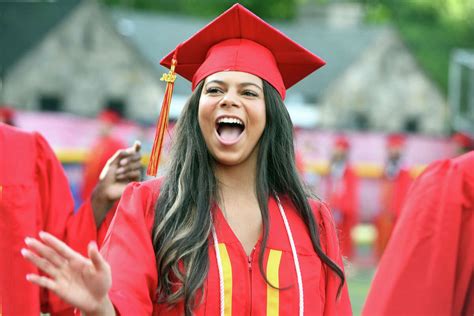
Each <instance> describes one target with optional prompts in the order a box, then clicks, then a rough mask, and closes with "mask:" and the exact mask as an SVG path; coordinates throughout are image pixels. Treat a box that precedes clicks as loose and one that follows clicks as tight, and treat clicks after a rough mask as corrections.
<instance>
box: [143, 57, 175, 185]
mask: <svg viewBox="0 0 474 316" xmlns="http://www.w3.org/2000/svg"><path fill="white" fill-rule="evenodd" d="M176 63H177V61H176V56H174V57H173V60H172V62H171V67H170V71H169V72H168V73H165V74H163V76H162V77H161V79H160V80H161V81H166V90H165V95H164V98H163V104H162V105H161V111H160V117H159V119H158V122H157V123H156V130H155V140H154V141H153V148H152V149H151V153H150V163H149V164H148V169H147V174H148V175H149V176H156V174H157V172H158V164H159V162H160V156H161V149H162V147H163V140H164V137H165V131H166V129H167V127H168V116H169V112H170V104H171V98H172V96H173V88H174V81H175V80H176V73H175V71H174V70H175V67H176Z"/></svg>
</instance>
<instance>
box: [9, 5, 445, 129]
mask: <svg viewBox="0 0 474 316" xmlns="http://www.w3.org/2000/svg"><path fill="white" fill-rule="evenodd" d="M59 3H61V4H62V5H63V6H66V7H67V8H65V9H64V11H66V12H63V13H61V14H59V13H58V14H56V15H57V16H56V20H57V21H58V22H57V23H56V24H55V25H54V26H51V27H49V31H48V32H46V33H45V34H44V35H43V36H41V40H38V41H37V44H35V45H32V46H31V47H29V48H28V49H26V48H25V49H23V51H25V52H26V53H24V54H23V55H18V56H16V57H18V58H14V59H13V60H14V62H9V63H8V64H7V66H8V67H7V68H6V69H7V71H6V72H3V74H4V75H3V76H2V77H3V79H4V80H3V92H2V95H1V97H2V100H3V101H4V102H6V103H11V104H13V105H16V106H20V107H24V108H28V109H50V108H51V107H52V108H59V109H61V110H66V111H70V112H75V113H78V114H83V115H93V114H94V113H96V112H97V111H98V109H99V108H100V107H102V106H103V105H104V104H109V105H110V104H112V106H115V107H118V108H122V109H123V111H124V113H125V114H126V115H127V116H129V117H131V118H141V119H146V120H150V121H151V120H153V119H154V118H156V114H157V112H158V108H159V104H160V102H161V100H162V91H163V88H164V84H163V83H162V82H160V81H159V77H160V76H161V74H162V73H163V72H164V71H166V70H165V69H164V68H163V67H161V66H160V65H159V59H160V58H161V57H162V56H165V55H166V54H167V53H168V52H169V51H171V50H172V49H174V48H175V47H176V45H177V44H178V43H180V42H181V41H183V40H184V39H186V38H188V37H189V36H191V35H192V34H193V33H194V32H195V31H196V30H198V29H199V28H201V27H203V26H204V25H206V24H207V23H208V22H209V20H208V19H199V18H191V17H188V16H181V15H170V14H155V13H146V12H138V11H132V10H126V9H110V8H105V7H101V6H99V5H98V4H97V2H96V1H94V0H82V1H80V0H70V1H64V2H63V1H61V2H59ZM71 3H74V5H72V4H71ZM65 4H67V5H65ZM301 12H302V13H301V14H300V15H299V18H298V19H297V20H296V21H293V22H291V23H290V22H287V23H283V22H277V23H272V24H274V25H276V26H277V27H278V28H279V29H280V30H282V31H283V32H284V33H285V34H287V35H288V36H290V37H291V38H293V39H294V40H295V41H297V42H299V43H301V44H302V45H303V46H305V47H307V48H308V49H309V50H311V51H313V52H314V53H316V54H318V55H319V56H321V57H322V58H323V59H325V60H326V62H327V64H326V66H324V67H323V68H322V69H320V70H318V71H317V72H316V73H315V74H313V75H310V76H309V77H308V78H306V79H304V80H303V81H302V82H300V83H299V84H297V85H296V86H295V87H293V88H291V89H289V91H288V93H287V99H286V104H287V106H288V109H289V111H290V114H291V115H292V117H293V118H294V121H295V122H296V124H297V125H303V126H311V127H318V128H327V129H333V130H338V129H354V130H366V129H371V130H378V131H381V132H390V131H403V130H406V131H412V132H422V133H426V134H433V135H439V134H442V133H444V132H445V131H446V130H445V129H446V122H445V120H446V111H447V109H446V107H447V104H446V100H445V97H444V96H443V95H442V94H441V93H440V91H439V90H438V89H437V87H436V86H435V85H434V84H433V83H432V82H431V80H430V79H429V78H428V77H427V76H426V74H425V73H424V72H423V71H422V70H421V68H420V67H419V66H418V65H417V63H416V62H415V60H414V58H413V56H412V55H411V53H410V51H409V50H408V49H407V48H406V47H405V46H404V44H403V42H402V41H401V39H400V38H399V36H398V34H397V33H396V32H395V31H394V30H393V29H392V28H391V27H390V26H373V25H372V26H371V25H366V24H364V23H363V22H362V17H363V12H362V11H361V8H360V7H357V6H356V5H354V4H341V3H337V2H336V3H335V4H333V5H330V6H327V7H323V9H321V8H318V9H316V10H314V8H307V7H302V10H301ZM49 14H51V13H49ZM37 15H38V14H37V11H34V12H29V15H28V16H27V17H26V19H31V20H32V21H34V20H36V19H37V18H38V16H37ZM7 16H8V15H7ZM19 28H20V29H21V25H20V26H19ZM30 32H32V30H30ZM25 33H26V30H25ZM189 91H190V84H189V83H188V82H186V80H184V79H182V78H178V79H177V81H176V84H175V94H174V96H173V103H172V109H171V116H174V117H176V116H177V115H179V111H180V109H181V108H182V106H183V104H184V102H185V100H186V97H187V96H188V95H189Z"/></svg>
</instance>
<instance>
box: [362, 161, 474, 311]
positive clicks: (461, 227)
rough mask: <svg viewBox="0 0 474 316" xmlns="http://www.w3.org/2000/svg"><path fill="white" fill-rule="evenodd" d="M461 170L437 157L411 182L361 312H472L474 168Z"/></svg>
mask: <svg viewBox="0 0 474 316" xmlns="http://www.w3.org/2000/svg"><path fill="white" fill-rule="evenodd" d="M472 155H474V154H472ZM471 158H472V159H471V160H470V162H469V163H466V167H467V168H465V170H466V169H469V170H474V169H473V168H472V166H473V165H474V156H471ZM465 170H464V171H463V170H462V169H460V168H459V165H457V164H455V163H453V160H447V161H442V162H438V163H435V164H433V165H431V166H430V167H428V168H427V170H426V171H425V172H424V173H423V174H422V175H421V176H419V178H418V179H417V180H416V181H415V182H414V183H413V185H412V187H411V188H410V191H409V193H408V196H407V200H406V203H405V205H404V207H403V210H402V214H401V217H400V219H399V222H398V223H397V225H396V227H395V230H394V232H393V235H392V238H391V240H390V241H389V243H388V246H387V249H386V251H385V253H384V255H383V257H382V260H381V262H380V265H379V267H378V270H377V272H376V274H375V278H374V281H373V283H372V286H371V289H370V291H369V295H368V297H367V301H366V304H365V306H364V309H363V315H366V316H371V315H387V316H392V315H472V313H473V310H472V309H474V303H471V302H474V286H473V285H472V284H473V283H472V281H473V280H474V279H473V277H474V276H473V267H474V242H473V241H474V213H473V210H474V205H473V204H474V194H473V192H474V177H473V174H474V172H472V171H470V172H471V175H470V176H469V175H468V174H467V172H465ZM469 293H470V294H469ZM469 304H470V305H469Z"/></svg>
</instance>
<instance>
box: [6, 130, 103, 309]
mask: <svg viewBox="0 0 474 316" xmlns="http://www.w3.org/2000/svg"><path fill="white" fill-rule="evenodd" d="M0 153H1V155H0V232H1V238H0V254H1V256H0V294H1V301H0V303H1V304H3V305H2V307H1V308H2V313H3V314H2V315H5V316H10V315H39V313H40V310H41V311H42V312H49V313H51V314H52V315H56V314H57V313H59V312H64V313H66V314H72V308H70V307H69V306H67V305H66V304H65V303H63V302H61V301H60V300H59V298H58V297H56V296H54V295H53V294H52V293H49V292H47V291H45V290H41V293H40V290H39V288H38V286H36V285H33V284H31V283H29V282H27V281H26V279H25V276H26V274H27V273H38V270H37V269H36V268H35V267H33V265H32V264H30V263H29V262H27V261H26V260H25V259H24V258H23V257H22V256H21V254H20V249H21V248H22V247H24V239H25V237H27V236H33V237H37V235H38V232H39V231H41V230H43V231H48V232H50V233H52V234H53V235H55V236H57V237H58V238H60V239H62V240H64V241H66V242H67V243H68V244H69V245H71V246H72V247H73V248H74V249H76V250H78V251H80V252H81V253H83V254H85V253H86V251H87V244H88V242H89V241H90V240H95V239H96V229H95V222H94V217H93V212H92V208H91V205H90V203H89V202H86V203H85V204H84V205H82V206H81V208H80V209H79V211H78V213H77V214H76V215H73V209H74V208H73V207H74V204H73V203H74V201H73V198H72V195H71V192H70V191H69V184H68V181H67V178H66V175H65V174H64V171H63V169H62V166H61V164H60V163H59V161H58V159H57V158H56V156H55V155H54V152H53V151H52V149H51V148H50V147H49V145H48V143H47V142H46V141H45V140H44V138H43V137H41V136H40V135H39V134H37V133H27V132H23V131H20V130H18V129H16V128H13V127H10V126H7V125H4V124H1V123H0Z"/></svg>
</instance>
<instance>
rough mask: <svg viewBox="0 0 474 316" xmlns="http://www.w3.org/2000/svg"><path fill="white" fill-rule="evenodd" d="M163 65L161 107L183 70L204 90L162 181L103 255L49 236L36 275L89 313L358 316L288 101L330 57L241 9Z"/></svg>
mask: <svg viewBox="0 0 474 316" xmlns="http://www.w3.org/2000/svg"><path fill="white" fill-rule="evenodd" d="M162 64H163V65H165V66H166V67H169V68H170V73H168V74H167V75H165V76H164V79H165V80H168V84H167V90H166V91H167V92H166V94H165V95H166V99H165V104H164V105H165V106H164V107H163V108H162V111H163V110H165V111H166V105H167V104H168V103H167V102H169V101H170V96H171V92H170V91H171V90H170V88H171V87H172V85H173V83H174V80H175V77H174V76H175V73H178V74H180V75H181V76H183V77H185V78H187V79H189V80H191V81H192V86H193V90H194V92H193V93H192V95H191V97H190V99H189V101H188V103H187V105H186V106H185V108H184V110H183V113H182V114H181V116H180V119H179V121H178V123H177V125H176V127H175V132H174V137H175V138H174V140H173V148H172V150H171V156H170V159H169V160H168V161H169V165H168V166H167V170H166V175H165V177H164V178H162V179H153V180H150V181H147V182H144V183H133V184H131V185H129V186H128V187H127V189H126V190H125V192H124V195H123V197H122V199H121V200H120V203H119V206H118V210H117V212H116V216H115V217H114V219H113V221H112V224H111V226H110V229H109V231H108V234H107V236H106V239H105V242H104V245H103V247H102V249H101V252H100V253H99V252H98V250H97V247H96V246H94V245H91V246H90V248H89V253H88V258H87V257H84V256H81V255H79V254H78V253H76V252H74V251H72V250H71V249H70V248H69V247H68V246H67V245H66V244H65V243H63V242H61V241H59V240H58V239H55V238H54V237H52V236H51V235H49V234H46V233H45V234H42V235H41V236H40V240H38V241H37V244H35V245H32V246H30V247H28V248H29V250H27V249H25V250H24V253H25V257H26V258H27V259H28V260H30V261H31V262H33V263H34V264H36V265H37V266H40V267H43V268H44V270H46V273H47V274H48V277H47V278H40V277H39V276H38V275H28V276H27V278H28V279H29V280H30V281H31V282H33V283H35V284H38V285H41V286H44V287H47V288H49V289H52V290H53V291H54V292H55V293H57V294H58V295H60V296H61V297H63V298H64V299H65V300H67V301H68V302H70V303H71V304H73V305H74V306H77V307H78V309H79V310H81V311H82V312H84V313H86V314H92V315H94V314H95V315H97V314H101V315H116V314H119V315H197V316H199V315H250V314H253V315H300V316H302V315H351V307H350V301H349V297H348V293H347V286H346V282H345V277H344V272H343V265H342V259H341V255H340V251H339V243H338V240H337V236H336V230H335V226H334V222H333V219H332V216H331V213H330V212H329V210H328V208H327V206H326V205H325V204H324V203H323V202H321V201H319V200H317V199H315V198H312V197H311V196H310V195H309V193H307V192H306V191H305V190H304V186H303V184H302V183H301V181H300V178H299V176H298V173H297V170H296V164H295V153H294V144H293V126H292V123H291V119H290V117H289V115H288V111H287V109H286V107H285V105H284V103H283V99H284V97H285V93H286V89H288V88H289V87H291V86H292V85H293V84H295V83H297V82H298V81H300V80H301V79H302V78H304V77H305V76H306V75H308V74H309V73H311V72H312V71H314V70H315V69H317V68H319V67H321V66H322V65H323V64H324V62H323V61H322V60H321V59H320V58H319V57H317V56H316V55H314V54H312V53H311V52H309V51H307V50H306V49H304V48H303V47H301V46H300V45H298V44H296V43H295V42H293V41H292V40H291V39H289V38H288V37H286V36H285V35H284V34H283V33H281V32H279V31H278V30H276V29H274V28H273V27H272V26H270V25H269V24H267V23H266V22H264V21H263V20H261V19H260V18H259V17H257V16H255V15H254V14H253V13H251V12H250V11H248V10H247V9H245V8H244V7H243V6H241V5H240V4H236V5H234V6H233V7H232V8H230V9H229V10H228V11H226V12H224V13H223V14H222V15H221V16H219V17H218V18H217V19H215V20H214V21H212V22H211V23H210V24H208V25H207V26H206V27H204V28H203V29H202V30H201V31H200V32H198V33H197V34H195V35H194V36H192V37H191V38H190V39H188V40H187V41H185V42H183V43H181V44H180V45H179V46H178V47H177V48H176V49H175V50H174V51H173V52H171V53H170V55H168V56H167V57H165V58H164V59H163V60H162ZM162 113H163V112H162ZM166 120H167V115H166V114H165V115H164V116H161V119H160V120H159V125H158V131H159V133H158V135H161V134H160V133H161V132H163V130H162V129H166V124H163V122H166ZM155 148H156V147H155ZM152 153H153V151H152ZM156 162H157V161H156V160H155V163H156ZM33 251H35V252H36V253H39V254H40V256H39V257H35V256H33ZM40 258H41V259H40ZM43 260H44V261H43ZM44 262H47V263H48V264H44ZM55 262H56V263H55ZM107 262H108V263H107ZM109 265H110V266H109ZM112 280H113V281H112Z"/></svg>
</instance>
